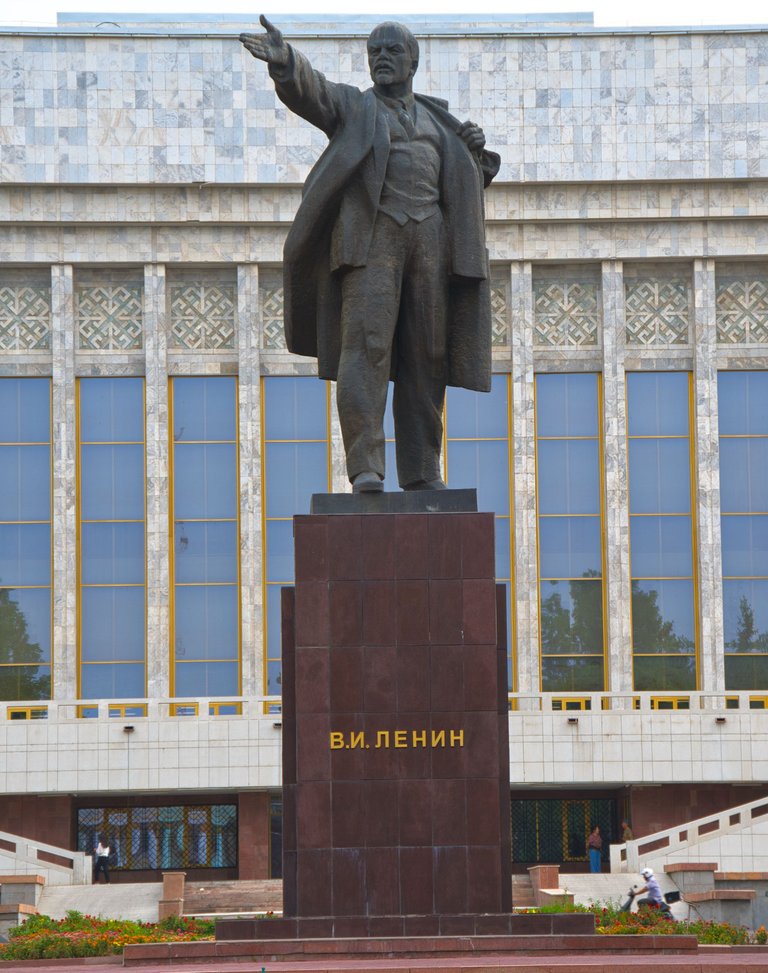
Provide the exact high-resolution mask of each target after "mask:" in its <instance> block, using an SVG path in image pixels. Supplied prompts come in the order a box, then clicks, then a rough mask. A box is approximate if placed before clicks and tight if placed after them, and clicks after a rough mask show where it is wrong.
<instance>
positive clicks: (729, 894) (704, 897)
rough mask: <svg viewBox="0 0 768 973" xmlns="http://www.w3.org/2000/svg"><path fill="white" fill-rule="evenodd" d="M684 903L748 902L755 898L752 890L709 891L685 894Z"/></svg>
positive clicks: (755, 894)
mask: <svg viewBox="0 0 768 973" xmlns="http://www.w3.org/2000/svg"><path fill="white" fill-rule="evenodd" d="M684 898H685V901H686V902H714V901H720V902H729V901H742V902H744V901H748V900H749V899H755V898H757V892H756V891H755V890H754V889H710V890H709V891H708V892H686V893H685V896H684Z"/></svg>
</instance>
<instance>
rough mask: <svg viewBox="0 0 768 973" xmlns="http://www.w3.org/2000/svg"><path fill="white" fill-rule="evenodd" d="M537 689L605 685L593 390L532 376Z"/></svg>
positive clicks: (582, 380)
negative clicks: (538, 633)
mask: <svg viewBox="0 0 768 973" xmlns="http://www.w3.org/2000/svg"><path fill="white" fill-rule="evenodd" d="M536 475H537V497H538V532H539V611H540V615H539V617H540V641H541V688H542V690H543V691H544V692H574V691H581V692H585V691H590V690H593V691H596V690H601V689H603V688H604V686H605V674H604V670H605V663H604V645H605V617H604V611H603V518H602V499H601V498H602V478H601V475H600V386H599V377H598V376H597V375H592V374H548V375H543V374H542V375H537V376H536Z"/></svg>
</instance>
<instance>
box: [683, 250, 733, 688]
mask: <svg viewBox="0 0 768 973" xmlns="http://www.w3.org/2000/svg"><path fill="white" fill-rule="evenodd" d="M694 295H695V317H694V328H695V335H694V337H695V340H694V343H693V348H694V357H693V386H694V396H693V410H694V414H693V416H692V417H691V421H692V425H693V429H694V432H695V435H694V448H695V451H696V454H695V460H694V464H693V466H694V469H693V475H694V484H695V494H694V496H695V510H696V527H697V530H696V541H697V547H698V550H697V552H696V554H697V573H698V591H699V598H698V611H699V639H700V645H699V660H700V666H699V672H700V676H699V679H700V684H701V688H702V689H705V690H712V691H721V690H723V689H724V688H725V672H724V662H723V651H724V650H723V642H724V635H723V589H722V577H723V571H722V553H721V536H720V441H719V429H718V397H717V393H718V388H717V365H718V361H717V341H718V340H719V335H718V332H717V329H716V326H715V322H716V314H717V297H716V295H717V279H716V265H715V261H714V260H696V261H695V262H694Z"/></svg>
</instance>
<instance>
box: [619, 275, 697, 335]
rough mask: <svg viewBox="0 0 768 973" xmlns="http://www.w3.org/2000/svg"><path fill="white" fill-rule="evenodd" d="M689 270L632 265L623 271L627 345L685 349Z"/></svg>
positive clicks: (688, 318)
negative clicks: (669, 346)
mask: <svg viewBox="0 0 768 973" xmlns="http://www.w3.org/2000/svg"><path fill="white" fill-rule="evenodd" d="M690 278H691V272H690V267H686V266H683V267H680V266H678V267H677V268H675V267H674V266H672V267H669V268H667V267H664V266H663V265H652V266H643V265H635V266H634V267H632V268H631V270H630V268H625V271H624V315H625V318H626V334H627V344H628V345H648V346H653V347H658V346H659V345H662V346H663V345H687V344H688V342H689V333H688V329H689V320H690V309H691V303H692V301H691V298H692V294H691V279H690Z"/></svg>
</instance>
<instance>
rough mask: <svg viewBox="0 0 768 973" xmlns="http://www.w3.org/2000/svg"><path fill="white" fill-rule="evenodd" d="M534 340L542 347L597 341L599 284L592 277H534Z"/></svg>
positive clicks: (586, 345)
mask: <svg viewBox="0 0 768 973" xmlns="http://www.w3.org/2000/svg"><path fill="white" fill-rule="evenodd" d="M533 300H534V310H533V315H534V343H535V344H536V345H540V346H541V345H543V346H546V347H553V346H561V347H562V346H567V347H576V348H582V347H588V346H590V345H596V344H597V336H598V332H599V328H600V284H599V282H598V281H597V280H596V279H595V280H590V279H588V278H585V279H578V280H577V279H567V278H555V277H549V276H547V277H543V276H542V277H540V278H534V281H533Z"/></svg>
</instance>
